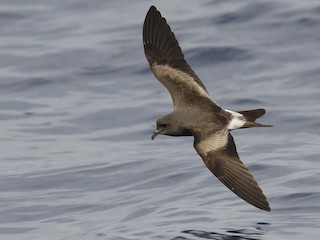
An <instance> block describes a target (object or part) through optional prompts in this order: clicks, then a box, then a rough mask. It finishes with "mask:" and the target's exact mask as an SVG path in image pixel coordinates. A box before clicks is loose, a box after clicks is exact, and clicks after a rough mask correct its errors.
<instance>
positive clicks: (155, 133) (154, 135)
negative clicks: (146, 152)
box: [151, 129, 160, 140]
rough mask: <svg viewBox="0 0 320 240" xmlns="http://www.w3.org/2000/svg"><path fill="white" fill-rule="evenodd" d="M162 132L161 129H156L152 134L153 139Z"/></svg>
mask: <svg viewBox="0 0 320 240" xmlns="http://www.w3.org/2000/svg"><path fill="white" fill-rule="evenodd" d="M159 133H160V131H159V130H158V129H156V130H154V132H153V134H152V136H151V140H153V139H155V137H156V136H157V135H158V134H159Z"/></svg>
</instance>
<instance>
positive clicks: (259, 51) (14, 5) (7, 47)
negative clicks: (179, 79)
mask: <svg viewBox="0 0 320 240" xmlns="http://www.w3.org/2000/svg"><path fill="white" fill-rule="evenodd" d="M151 4H154V5H156V6H157V8H158V9H159V10H160V11H161V13H162V15H163V16H165V17H166V18H167V21H168V22H169V24H170V26H171V28H172V30H173V31H174V32H175V33H176V36H177V38H178V40H179V42H180V45H181V47H182V49H183V50H184V53H185V55H186V58H187V60H188V61H189V63H190V65H191V66H192V67H193V69H194V70H195V72H196V73H197V74H198V75H199V77H200V78H201V79H202V81H203V82H204V84H205V85H206V87H207V89H208V91H209V92H210V93H211V96H213V97H214V99H215V100H216V101H217V102H218V103H219V104H220V105H221V106H223V107H226V108H228V109H233V110H245V109H252V108H259V107H264V108H266V109H267V114H266V116H265V117H264V118H263V119H262V120H261V121H262V122H265V123H271V124H273V125H274V128H266V129H248V130H239V131H235V132H234V133H233V135H234V138H235V141H236V143H237V147H238V152H239V155H240V157H241V159H242V160H243V161H244V162H245V163H246V164H247V166H248V167H249V168H250V170H251V171H252V173H253V174H254V175H255V177H256V179H257V181H258V182H259V184H260V186H261V187H262V189H263V190H264V192H265V194H266V195H267V197H268V199H269V202H270V205H271V208H272V211H271V212H270V213H268V212H264V211H260V210H258V209H255V208H254V207H252V206H251V205H249V204H247V203H245V202H244V201H242V200H241V199H239V198H237V197H236V196H235V195H233V194H232V193H231V192H230V191H229V190H228V189H227V188H226V187H225V186H223V185H222V184H221V183H220V182H219V181H218V180H217V179H216V178H215V177H213V176H212V175H211V173H210V172H209V171H208V170H207V169H206V167H205V166H204V164H203V162H202V160H201V158H200V157H199V156H198V155H197V154H196V152H195V151H194V149H193V147H192V143H193V139H192V138H191V137H184V138H183V137H182V138H172V137H165V136H159V137H158V138H157V139H156V140H155V141H151V140H150V136H151V133H152V131H153V129H154V127H155V120H156V119H157V118H158V117H159V116H161V115H164V114H166V113H168V112H170V111H171V110H172V104H171V99H170V96H169V95H168V93H167V91H166V90H165V89H164V87H163V86H162V85H161V84H160V83H159V82H157V80H155V78H154V77H153V75H152V73H151V71H150V69H149V65H148V63H147V61H146V59H145V56H144V52H143V47H142V36H141V35H142V34H141V32H142V23H143V20H144V17H145V15H146V13H147V11H148V9H149V7H150V5H151ZM0 37H1V41H0V48H1V52H0V164H1V172H0V239H108V240H135V239H170V240H173V239H174V240H178V239H188V240H189V239H192V240H196V239H216V240H221V239H224V240H227V239H229V240H230V239H250V240H252V239H272V240H274V239H288V240H289V239H318V237H319V235H320V230H319V227H320V188H319V186H320V159H319V158H320V150H319V143H320V131H319V126H320V104H319V100H320V93H319V90H320V51H319V49H320V2H318V1H311V0H310V1H298V0H294V1H287V0H276V1H254V0H245V1H236V0H233V1H232V0H230V1H229V0H228V1H219V0H216V1H208V0H206V1H182V0H180V1H178V0H174V1H142V0H140V1H129V0H126V1H116V0H109V1H102V0H93V1H85V0H79V1H75V0H67V1H61V0H58V1H48V0H45V1H44V0H32V1H24V0H2V1H1V2H0Z"/></svg>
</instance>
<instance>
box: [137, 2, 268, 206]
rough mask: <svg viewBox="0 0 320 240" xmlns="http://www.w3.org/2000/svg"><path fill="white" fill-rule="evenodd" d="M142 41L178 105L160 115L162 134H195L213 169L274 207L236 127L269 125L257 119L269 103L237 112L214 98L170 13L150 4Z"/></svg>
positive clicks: (245, 195) (242, 193) (248, 196)
mask: <svg viewBox="0 0 320 240" xmlns="http://www.w3.org/2000/svg"><path fill="white" fill-rule="evenodd" d="M143 45H144V52H145V55H146V58H147V60H148V62H149V64H150V67H151V70H152V72H153V74H154V76H155V77H156V78H157V79H158V80H159V81H160V82H161V83H162V84H163V85H164V86H165V87H166V88H167V90H168V91H169V93H170V95H171V98H172V101H173V107H174V110H173V112H171V113H170V114H168V115H166V116H163V117H161V118H159V119H158V120H157V129H156V130H155V131H154V132H153V135H152V139H154V138H155V137H156V136H157V135H158V134H163V135H169V136H194V144H193V146H194V148H195V149H196V151H197V153H198V154H199V155H200V156H201V158H202V159H203V161H204V163H205V164H206V166H207V167H208V168H209V170H210V171H211V172H212V173H213V174H214V175H215V176H216V177H217V178H218V179H219V180H220V181H221V182H222V183H223V184H224V185H226V186H227V187H228V188H229V189H230V190H231V191H232V192H234V193H235V194H236V195H238V196H239V197H240V198H242V199H243V200H245V201H247V202H248V203H250V204H252V205H253V206H255V207H257V208H260V209H263V210H266V211H270V207H269V203H268V201H267V199H266V197H265V195H264V194H263V192H262V190H261V189H260V187H259V186H258V183H257V182H256V181H255V179H254V177H253V176H252V174H251V173H250V172H249V170H248V168H247V167H246V166H245V165H244V164H243V162H242V161H241V160H240V159H239V156H238V153H237V150H236V146H235V143H234V141H233V138H232V136H231V134H230V131H231V130H234V129H239V128H251V127H270V126H271V125H266V124H260V123H257V122H255V120H256V119H257V118H259V117H261V116H262V115H264V113H265V110H264V109H254V110H248V111H240V112H234V111H230V110H226V109H223V108H221V107H219V106H218V104H217V103H216V102H215V101H213V100H212V99H211V98H210V96H209V94H208V92H207V89H206V88H205V86H204V85H203V83H202V82H201V80H200V79H199V78H198V76H197V75H196V74H195V72H194V71H193V70H192V69H191V67H190V66H189V65H188V63H187V62H186V60H185V58H184V55H183V53H182V51H181V48H180V46H179V44H178V41H177V39H176V38H175V35H174V33H173V32H172V31H171V29H170V27H169V25H168V24H167V22H166V20H165V18H163V17H162V16H161V14H160V12H159V11H157V9H156V8H155V7H154V6H151V7H150V9H149V11H148V13H147V16H146V18H145V21H144V24H143Z"/></svg>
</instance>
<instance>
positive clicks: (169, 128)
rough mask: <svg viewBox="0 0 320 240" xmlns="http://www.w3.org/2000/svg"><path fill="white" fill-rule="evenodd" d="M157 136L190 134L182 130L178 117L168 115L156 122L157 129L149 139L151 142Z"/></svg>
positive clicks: (172, 114) (173, 114)
mask: <svg viewBox="0 0 320 240" xmlns="http://www.w3.org/2000/svg"><path fill="white" fill-rule="evenodd" d="M158 134H162V135H169V136H190V135H191V134H190V132H189V131H187V130H186V129H185V128H183V126H182V124H181V121H180V120H179V116H178V115H177V114H175V113H174V112H173V113H170V114H168V115H166V116H164V117H161V118H159V119H158V120H157V128H156V130H155V131H154V132H153V134H152V136H151V139H152V140H153V139H154V138H155V137H156V136H157V135H158Z"/></svg>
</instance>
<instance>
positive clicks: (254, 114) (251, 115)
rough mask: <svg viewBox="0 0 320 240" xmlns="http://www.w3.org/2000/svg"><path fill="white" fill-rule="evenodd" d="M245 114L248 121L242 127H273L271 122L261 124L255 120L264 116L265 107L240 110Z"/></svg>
mask: <svg viewBox="0 0 320 240" xmlns="http://www.w3.org/2000/svg"><path fill="white" fill-rule="evenodd" d="M238 113H240V114H242V115H243V117H244V118H245V120H246V123H245V124H244V125H243V126H242V127H241V128H251V127H272V125H270V124H261V123H257V122H255V121H256V119H258V118H259V117H262V116H263V115H264V114H265V113H266V110H265V109H263V108H259V109H253V110H246V111H240V112H238Z"/></svg>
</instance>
